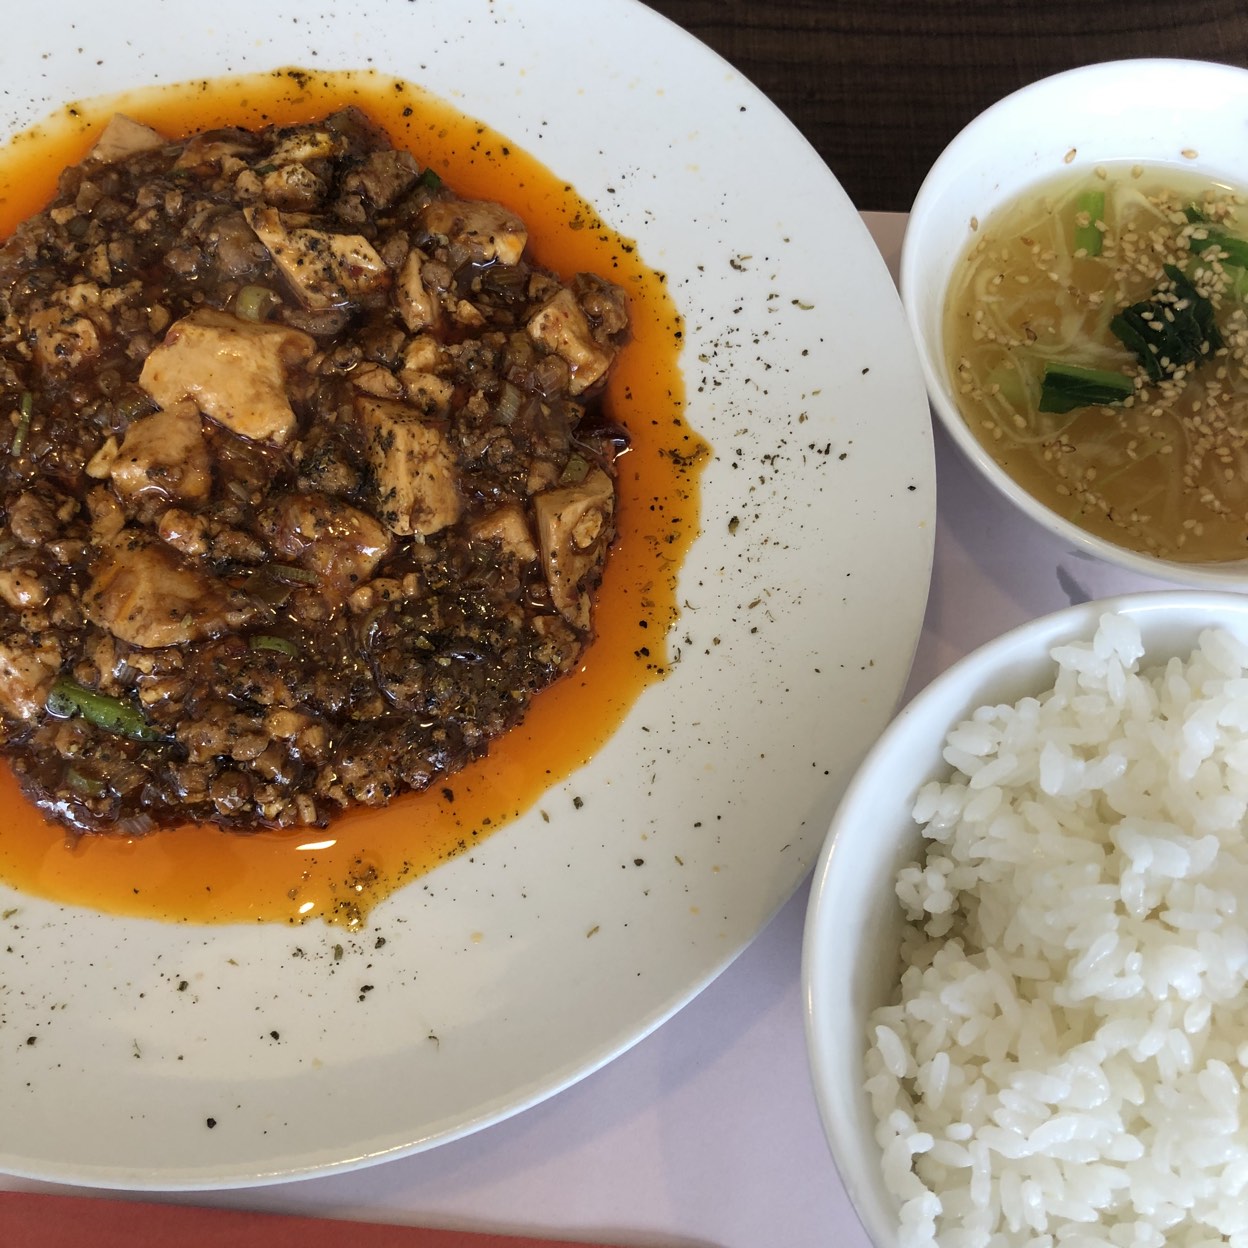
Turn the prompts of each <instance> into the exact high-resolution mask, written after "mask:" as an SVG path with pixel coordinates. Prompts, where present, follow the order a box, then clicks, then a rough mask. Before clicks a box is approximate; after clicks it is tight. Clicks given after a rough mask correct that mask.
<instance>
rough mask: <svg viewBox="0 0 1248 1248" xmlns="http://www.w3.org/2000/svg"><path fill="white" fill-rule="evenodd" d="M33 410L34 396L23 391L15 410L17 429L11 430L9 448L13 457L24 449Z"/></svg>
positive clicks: (27, 391)
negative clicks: (11, 441) (11, 435)
mask: <svg viewBox="0 0 1248 1248" xmlns="http://www.w3.org/2000/svg"><path fill="white" fill-rule="evenodd" d="M34 410H35V396H34V395H33V394H31V392H30V391H29V390H23V391H22V398H21V403H20V405H19V406H18V409H17V428H16V429H14V430H13V443H12V445H11V446H10V448H9V449H10V451H11V453H12V454H14V455H20V454H21V453H22V451H24V450H25V449H26V439H27V438H28V437H29V436H30V418H31V416H32V415H33V414H34Z"/></svg>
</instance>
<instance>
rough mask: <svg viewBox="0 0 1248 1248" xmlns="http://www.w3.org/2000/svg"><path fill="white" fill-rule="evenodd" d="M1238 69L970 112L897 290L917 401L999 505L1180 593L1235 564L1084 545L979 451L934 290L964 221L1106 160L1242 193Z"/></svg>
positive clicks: (1246, 124)
mask: <svg viewBox="0 0 1248 1248" xmlns="http://www.w3.org/2000/svg"><path fill="white" fill-rule="evenodd" d="M1246 135H1248V71H1245V70H1243V69H1237V68H1233V67H1231V66H1227V65H1218V64H1212V63H1206V62H1200V61H1179V60H1129V61H1111V62H1107V63H1105V64H1100V65H1089V66H1086V67H1084V68H1082V69H1075V70H1071V71H1069V72H1067V73H1063V74H1058V75H1056V76H1054V77H1052V78H1045V79H1042V80H1041V81H1039V82H1036V83H1033V84H1032V85H1030V86H1028V87H1024V88H1023V89H1021V90H1019V91H1017V92H1015V93H1014V94H1013V95H1010V96H1007V97H1006V98H1005V99H1003V100H1000V101H999V102H998V103H996V104H994V105H993V106H992V107H991V108H989V109H987V110H986V111H985V112H983V113H981V114H980V116H978V117H977V118H976V119H975V120H974V121H972V122H971V123H970V124H969V125H967V126H966V128H965V129H964V130H962V132H961V133H960V134H958V136H957V137H956V138H955V139H954V140H953V141H952V142H951V143H950V144H949V146H948V147H946V148H945V150H944V152H943V153H942V154H941V156H940V158H939V159H938V160H937V161H936V163H935V165H933V167H932V169H931V171H930V172H929V174H928V176H927V178H926V179H925V180H924V182H923V185H922V186H921V187H920V189H919V193H918V195H917V197H916V198H915V201H914V205H913V208H912V209H911V213H910V219H909V222H908V224H907V229H906V236H905V240H904V243H903V247H902V253H901V265H900V287H901V295H902V302H903V303H904V305H905V310H906V317H907V319H908V322H909V326H910V329H911V332H912V334H913V335H914V338H915V341H916V343H917V346H918V351H919V359H920V363H921V366H922V370H923V375H924V379H925V381H926V384H927V390H928V395H929V397H930V399H931V403H932V406H933V408H934V409H935V411H936V414H937V416H938V417H939V419H940V421H941V422H942V424H943V425H944V427H945V428H946V429H947V430H948V432H949V434H950V435H951V437H952V438H953V440H954V441H955V442H956V443H957V445H958V446H959V447H960V448H961V449H962V451H963V452H964V453H965V454H966V455H967V457H968V458H969V459H970V460H971V462H972V463H974V464H975V466H976V467H977V468H978V470H979V471H980V472H981V473H982V474H983V475H984V477H986V478H987V479H988V480H989V481H990V482H991V483H992V484H993V486H995V487H996V488H997V489H998V490H999V491H1000V492H1001V493H1002V494H1004V495H1005V496H1006V497H1007V498H1008V499H1010V500H1011V502H1013V503H1014V504H1015V505H1016V506H1018V507H1019V508H1020V509H1021V510H1022V511H1024V512H1026V513H1027V514H1028V515H1029V516H1031V517H1032V518H1033V519H1035V520H1036V521H1037V522H1038V523H1040V524H1041V525H1043V526H1044V527H1045V528H1046V529H1048V530H1049V531H1050V532H1052V533H1054V534H1056V535H1057V536H1058V537H1059V538H1061V539H1062V540H1063V541H1064V542H1066V543H1067V544H1068V545H1069V546H1070V547H1071V548H1072V549H1074V550H1077V551H1080V552H1082V553H1085V554H1091V555H1095V556H1098V557H1100V558H1102V559H1106V560H1109V561H1111V562H1112V563H1115V564H1117V565H1119V566H1121V567H1125V568H1128V569H1131V570H1133V571H1137V572H1142V573H1144V574H1147V575H1151V576H1156V577H1161V578H1164V579H1167V580H1171V581H1177V582H1179V583H1182V584H1187V585H1194V586H1208V587H1214V588H1216V587H1223V588H1230V587H1232V586H1235V587H1242V586H1244V585H1245V584H1248V559H1246V560H1243V561H1235V562H1231V563H1183V562H1177V561H1174V560H1168V559H1159V558H1155V557H1152V556H1150V555H1147V554H1141V553H1138V552H1135V551H1132V550H1129V549H1127V548H1126V547H1123V546H1119V545H1116V544H1114V543H1113V542H1110V541H1107V540H1104V539H1103V538H1100V537H1097V536H1094V535H1091V534H1089V533H1087V532H1085V531H1084V530H1083V529H1081V528H1080V527H1079V526H1078V525H1076V524H1075V523H1073V522H1072V521H1070V520H1067V519H1065V518H1064V517H1062V516H1059V515H1058V514H1056V513H1055V512H1054V511H1052V510H1050V509H1049V508H1048V507H1047V506H1045V504H1044V503H1042V502H1040V501H1038V500H1037V499H1036V498H1034V497H1033V496H1032V495H1031V494H1030V493H1028V492H1027V491H1026V490H1025V489H1023V488H1022V487H1021V486H1019V485H1018V484H1016V483H1015V482H1014V481H1013V479H1012V478H1011V477H1010V476H1009V474H1008V473H1006V472H1005V470H1004V469H1002V468H1001V467H1000V466H999V465H998V464H997V463H996V462H995V461H994V460H993V459H992V457H991V456H990V455H989V454H988V453H987V452H986V451H985V450H984V449H983V447H982V446H981V445H980V443H979V442H978V440H977V439H976V437H975V435H974V434H973V433H972V432H971V430H970V429H969V427H968V426H967V424H966V421H965V420H964V419H963V417H962V415H961V413H960V411H959V409H958V403H957V399H956V397H955V390H954V387H953V385H952V382H951V378H950V372H949V369H948V367H947V365H946V362H945V358H944V349H943V343H942V339H943V324H942V322H943V318H944V308H945V299H946V291H947V289H948V286H949V280H950V277H951V274H952V273H953V270H954V268H955V266H956V265H957V263H958V260H959V258H960V257H961V256H962V255H963V253H964V251H965V249H966V248H967V247H968V246H969V245H970V243H971V242H972V240H973V238H974V237H975V223H977V222H978V223H982V222H984V221H985V219H986V218H988V217H989V216H990V215H991V214H992V212H993V211H994V210H995V209H996V208H998V207H1000V206H1002V205H1004V204H1006V203H1008V202H1009V201H1010V200H1012V199H1014V198H1015V197H1016V196H1018V195H1019V194H1021V193H1023V192H1025V191H1026V190H1027V189H1029V188H1031V187H1034V186H1037V185H1040V184H1043V183H1045V182H1047V181H1049V180H1050V179H1052V178H1053V177H1055V176H1057V175H1059V174H1061V173H1063V172H1069V171H1071V170H1077V169H1081V168H1086V169H1092V168H1095V167H1096V166H1097V165H1101V164H1104V163H1106V162H1110V161H1114V162H1136V163H1139V164H1141V165H1145V166H1149V167H1158V166H1171V167H1175V168H1177V169H1182V170H1183V171H1184V172H1185V173H1193V172H1195V173H1198V174H1207V175H1209V176H1210V178H1211V180H1220V181H1224V182H1228V183H1230V184H1232V185H1235V186H1240V187H1243V186H1246V185H1248V145H1246V143H1245V136H1246Z"/></svg>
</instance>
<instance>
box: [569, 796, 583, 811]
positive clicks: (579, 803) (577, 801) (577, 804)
mask: <svg viewBox="0 0 1248 1248" xmlns="http://www.w3.org/2000/svg"><path fill="white" fill-rule="evenodd" d="M572 805H573V806H575V807H576V809H577V810H580V808H581V807H582V806H584V805H585V799H584V798H583V797H574V798H573V799H572Z"/></svg>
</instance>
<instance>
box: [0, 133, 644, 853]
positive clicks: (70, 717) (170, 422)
mask: <svg viewBox="0 0 1248 1248" xmlns="http://www.w3.org/2000/svg"><path fill="white" fill-rule="evenodd" d="M627 332H628V314H627V305H626V301H625V299H624V296H623V294H622V292H621V291H619V290H618V289H617V288H616V287H614V286H612V285H611V284H610V283H608V282H606V281H604V280H603V279H601V278H599V277H595V276H592V275H578V276H577V277H575V278H574V279H573V280H572V281H571V282H569V283H567V284H564V283H563V282H561V281H560V280H559V279H558V278H557V277H556V276H555V275H553V274H551V273H549V272H545V271H542V270H540V269H537V268H535V267H534V266H533V265H532V264H531V263H530V261H529V260H528V250H527V234H526V231H525V226H524V223H523V222H522V221H520V220H519V219H518V218H517V217H516V216H515V215H514V214H513V213H512V212H510V211H509V210H507V209H506V208H505V207H502V206H500V205H498V204H493V203H487V202H480V201H471V200H464V199H462V198H460V197H459V196H457V195H455V194H454V193H453V191H452V190H451V189H450V188H448V187H446V186H444V185H443V184H442V183H441V181H440V179H439V178H437V177H436V176H435V175H433V174H432V173H431V172H430V171H427V170H422V168H421V167H420V166H419V164H418V163H417V162H416V161H415V160H414V159H413V158H412V157H411V156H410V155H409V154H408V153H406V152H402V151H397V150H394V149H393V148H392V147H391V146H390V144H389V143H388V142H387V141H386V140H385V138H384V136H382V135H381V134H379V133H378V132H377V131H376V130H375V129H374V128H373V127H372V126H371V125H370V124H369V122H368V121H367V120H366V119H365V118H364V117H363V116H362V115H361V114H359V113H358V112H356V111H354V110H347V111H344V112H340V113H336V114H333V115H331V116H329V117H326V118H324V119H322V120H320V121H318V122H314V123H309V124H306V125H298V126H290V127H271V128H268V129H265V130H260V131H256V132H248V131H245V130H240V129H222V130H216V131H210V132H207V133H204V134H199V135H195V136H193V137H191V138H189V139H186V140H181V141H170V140H168V139H166V138H164V137H163V136H161V135H159V134H156V133H155V132H154V131H151V130H148V129H147V128H146V127H142V126H137V125H136V124H135V123H133V122H126V121H124V120H119V121H118V122H117V123H116V125H115V126H110V128H109V131H108V132H107V133H106V134H105V136H104V138H103V139H102V140H101V143H100V145H99V147H98V148H97V150H96V152H95V153H93V154H92V155H91V156H89V157H88V158H87V159H86V160H85V161H84V162H83V163H82V164H81V165H78V166H76V167H73V168H70V169H67V170H66V171H65V172H64V174H63V175H62V177H61V180H60V186H59V191H58V194H57V197H56V199H55V201H54V202H53V203H52V204H51V205H50V206H49V208H48V209H47V210H46V211H45V212H43V213H41V214H40V215H38V216H37V217H34V218H32V219H31V220H29V221H27V222H25V223H24V224H23V225H22V226H20V227H19V228H18V230H17V231H16V232H15V233H14V235H13V236H12V237H11V238H10V239H9V240H8V242H7V243H6V244H5V245H4V246H3V247H0V419H3V418H4V416H5V415H7V416H8V419H9V425H8V430H7V432H5V433H4V434H3V435H2V436H0V515H2V517H3V522H2V524H0V747H2V748H3V750H4V752H5V753H6V754H7V756H8V757H9V759H10V761H11V763H12V765H13V767H14V769H15V770H16V773H17V775H18V777H19V779H20V781H21V783H22V785H23V788H24V790H25V791H26V793H27V794H28V795H29V796H30V798H31V799H32V800H33V801H35V802H36V803H38V804H39V806H40V807H42V808H43V810H44V811H45V812H47V813H48V814H49V815H50V816H51V817H53V818H56V819H59V820H61V821H62V822H64V823H65V824H67V825H69V826H70V827H71V828H73V829H75V830H76V831H79V832H84V833H85V832H91V833H106V832H110V831H116V832H121V833H124V834H127V835H134V834H136V833H141V832H144V831H147V830H148V829H151V828H155V827H159V826H162V825H169V824H177V823H183V822H187V821H214V822H217V823H219V824H222V825H224V826H226V827H228V828H231V829H236V830H239V831H247V830H251V829H256V828H261V827H274V826H286V825H291V824H307V823H312V824H324V823H326V822H328V821H329V820H330V819H331V818H332V817H333V816H334V814H335V813H337V812H338V811H340V810H342V809H343V808H344V807H346V806H348V805H350V804H352V803H357V802H358V803H366V804H370V805H375V804H382V803H385V802H388V801H390V800H391V799H392V798H393V797H394V796H395V795H396V794H399V793H401V792H403V791H404V790H412V789H422V788H425V787H427V786H428V785H430V784H432V783H434V782H435V781H436V780H437V779H438V778H439V777H441V776H444V775H446V774H447V773H449V772H452V771H454V770H456V769H458V768H460V767H462V766H463V765H464V764H465V763H467V762H468V761H469V760H471V759H472V758H474V757H477V756H478V755H479V754H481V753H482V752H483V751H484V750H485V749H486V748H487V747H488V745H489V742H490V741H491V740H492V739H493V738H495V737H497V736H498V735H499V734H500V733H502V732H506V731H507V730H508V729H509V728H510V727H512V726H514V725H515V724H516V723H517V722H518V721H519V720H520V719H521V718H522V717H523V716H524V714H525V711H526V708H527V707H528V705H529V703H530V701H531V699H532V698H533V697H534V696H535V695H536V694H537V693H538V692H539V691H540V690H542V689H543V688H545V687H546V686H548V685H549V684H550V683H551V682H552V681H555V680H557V679H558V678H559V677H560V676H561V675H563V674H564V673H566V672H568V671H569V670H571V669H572V668H573V667H575V666H576V664H577V662H578V660H579V658H580V656H581V654H582V652H583V651H584V649H585V647H586V646H587V645H588V644H589V642H590V641H591V639H592V636H593V626H592V600H593V591H594V590H595V588H596V587H597V585H598V583H599V580H600V578H601V576H602V572H603V565H604V560H605V558H606V555H607V551H608V548H609V547H610V544H611V542H612V540H613V537H614V532H615V524H614V519H615V470H614V460H615V456H616V455H617V454H618V452H619V451H620V450H621V449H622V448H623V447H624V446H625V445H626V436H625V435H624V434H623V432H622V431H621V430H619V429H618V428H617V427H614V426H608V424H607V422H606V421H605V419H604V418H603V415H602V413H601V411H600V405H599V402H598V400H599V396H600V395H601V391H602V388H603V381H604V378H605V377H606V376H607V374H608V372H609V370H610V368H611V365H612V363H613V361H614V358H615V355H616V352H617V351H618V349H619V348H620V346H621V345H622V343H623V341H624V339H625V338H626V336H627Z"/></svg>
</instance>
